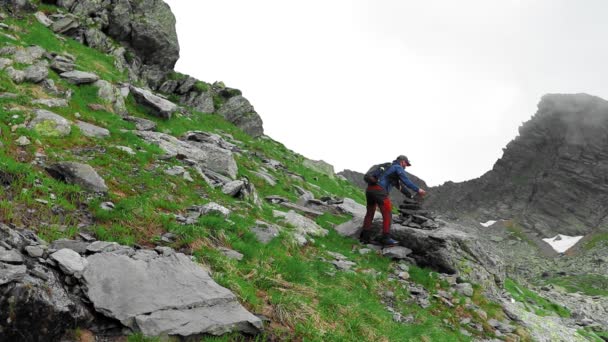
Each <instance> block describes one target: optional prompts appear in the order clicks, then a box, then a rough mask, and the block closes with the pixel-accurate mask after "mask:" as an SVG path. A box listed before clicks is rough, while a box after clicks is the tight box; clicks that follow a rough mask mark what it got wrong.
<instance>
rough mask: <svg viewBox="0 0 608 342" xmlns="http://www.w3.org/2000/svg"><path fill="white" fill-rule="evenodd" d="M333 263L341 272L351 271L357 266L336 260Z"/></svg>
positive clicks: (349, 262) (346, 261)
mask: <svg viewBox="0 0 608 342" xmlns="http://www.w3.org/2000/svg"><path fill="white" fill-rule="evenodd" d="M331 263H332V264H333V265H334V266H335V267H336V268H337V269H338V270H340V271H350V269H351V268H352V267H353V266H356V265H357V264H355V263H354V262H352V261H348V260H334V261H332V262H331Z"/></svg>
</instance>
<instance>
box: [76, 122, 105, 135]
mask: <svg viewBox="0 0 608 342" xmlns="http://www.w3.org/2000/svg"><path fill="white" fill-rule="evenodd" d="M76 126H78V128H80V132H81V133H82V134H83V135H85V136H87V137H91V138H106V137H109V136H110V131H108V130H107V129H105V128H101V127H98V126H95V125H92V124H90V123H86V122H83V121H76Z"/></svg>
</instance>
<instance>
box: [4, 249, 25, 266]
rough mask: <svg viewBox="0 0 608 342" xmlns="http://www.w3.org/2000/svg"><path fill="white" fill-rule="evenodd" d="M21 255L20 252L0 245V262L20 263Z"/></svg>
mask: <svg viewBox="0 0 608 342" xmlns="http://www.w3.org/2000/svg"><path fill="white" fill-rule="evenodd" d="M23 261H24V260H23V256H22V255H21V253H19V252H18V251H16V250H14V249H10V250H6V249H5V248H4V247H0V262H3V263H7V264H17V265H18V264H22V263H23Z"/></svg>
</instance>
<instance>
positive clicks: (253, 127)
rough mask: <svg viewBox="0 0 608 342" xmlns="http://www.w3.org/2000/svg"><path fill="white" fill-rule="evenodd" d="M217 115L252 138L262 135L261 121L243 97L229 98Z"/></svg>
mask: <svg viewBox="0 0 608 342" xmlns="http://www.w3.org/2000/svg"><path fill="white" fill-rule="evenodd" d="M217 113H218V114H219V115H221V116H223V117H224V119H226V120H227V121H229V122H232V123H233V124H235V125H236V126H237V127H239V128H241V129H242V130H243V131H244V132H245V133H247V134H249V135H251V136H252V137H259V136H261V135H263V134H264V128H263V127H262V119H261V118H260V116H259V115H258V114H257V113H256V112H255V110H254V109H253V106H252V105H251V104H250V103H249V101H248V100H247V99H246V98H244V97H243V96H240V95H239V96H234V97H231V98H230V99H229V100H228V101H226V103H225V104H224V105H223V106H222V107H221V108H220V109H219V110H218V111H217Z"/></svg>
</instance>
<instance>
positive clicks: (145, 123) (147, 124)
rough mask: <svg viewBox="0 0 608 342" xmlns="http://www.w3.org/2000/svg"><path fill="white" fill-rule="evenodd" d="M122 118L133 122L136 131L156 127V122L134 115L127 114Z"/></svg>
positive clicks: (149, 129)
mask: <svg viewBox="0 0 608 342" xmlns="http://www.w3.org/2000/svg"><path fill="white" fill-rule="evenodd" d="M124 120H126V121H130V122H134V123H135V129H136V130H138V131H153V130H155V129H156V122H154V121H151V120H148V119H143V118H138V117H135V116H127V117H125V118H124Z"/></svg>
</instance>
